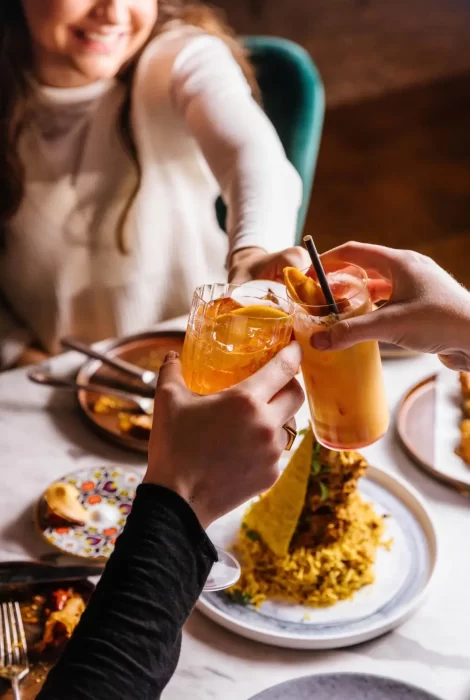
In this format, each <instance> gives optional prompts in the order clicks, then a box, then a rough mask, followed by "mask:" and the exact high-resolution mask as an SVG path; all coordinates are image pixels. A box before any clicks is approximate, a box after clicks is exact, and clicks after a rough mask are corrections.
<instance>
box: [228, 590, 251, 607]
mask: <svg viewBox="0 0 470 700" xmlns="http://www.w3.org/2000/svg"><path fill="white" fill-rule="evenodd" d="M232 598H233V600H234V602H235V603H238V605H249V604H250V603H251V597H250V596H249V595H248V593H242V592H241V591H235V592H234V593H232Z"/></svg>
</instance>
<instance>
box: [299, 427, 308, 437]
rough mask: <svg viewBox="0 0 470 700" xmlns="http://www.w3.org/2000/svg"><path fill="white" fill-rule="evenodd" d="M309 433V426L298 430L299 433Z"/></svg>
mask: <svg viewBox="0 0 470 700" xmlns="http://www.w3.org/2000/svg"><path fill="white" fill-rule="evenodd" d="M307 433H308V428H302V430H299V431H298V435H307Z"/></svg>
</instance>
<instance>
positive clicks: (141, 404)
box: [28, 369, 153, 416]
mask: <svg viewBox="0 0 470 700" xmlns="http://www.w3.org/2000/svg"><path fill="white" fill-rule="evenodd" d="M28 379H30V380H31V381H32V382H34V383H35V384H42V385H43V386H51V387H55V388H56V389H67V390H69V391H80V390H82V389H83V391H91V392H92V393H95V394H101V395H104V396H115V397H116V398H119V399H124V400H125V401H131V402H132V403H134V404H135V405H136V406H137V408H138V409H139V411H141V412H142V413H146V414H147V415H149V416H151V415H152V413H153V399H149V398H144V397H142V396H138V395H137V394H132V393H131V392H128V391H123V390H121V389H115V388H114V387H109V386H106V385H101V384H86V383H83V384H82V383H81V382H76V381H73V380H72V379H64V378H62V377H55V376H54V375H52V374H48V373H47V372H44V371H43V370H41V369H32V370H30V371H29V372H28Z"/></svg>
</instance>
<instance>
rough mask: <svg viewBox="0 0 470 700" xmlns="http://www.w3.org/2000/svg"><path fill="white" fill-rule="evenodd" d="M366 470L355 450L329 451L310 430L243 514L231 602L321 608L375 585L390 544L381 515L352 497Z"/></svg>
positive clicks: (357, 497)
mask: <svg viewBox="0 0 470 700" xmlns="http://www.w3.org/2000/svg"><path fill="white" fill-rule="evenodd" d="M366 469H367V462H366V460H365V459H364V458H363V457H362V455H360V454H359V453H358V452H351V451H347V452H346V451H343V452H333V451H331V450H329V449H327V448H325V447H323V446H321V445H320V444H319V443H318V442H316V440H315V438H314V435H313V432H312V430H311V429H310V428H309V429H308V430H307V432H306V434H305V436H304V438H303V441H302V443H301V444H300V446H299V448H298V449H297V450H296V452H295V453H294V454H293V455H292V457H291V460H290V462H289V464H288V465H287V467H286V469H285V470H284V472H283V473H282V475H281V477H280V478H279V480H278V481H277V483H276V484H275V485H274V486H273V487H272V489H270V491H268V492H267V493H266V494H264V495H263V496H261V498H260V499H259V500H257V501H255V502H254V503H253V504H252V505H251V507H250V508H249V510H248V511H247V513H246V514H245V516H244V519H243V522H242V526H241V529H240V532H239V535H238V539H237V542H236V543H235V547H234V549H235V552H236V553H237V555H238V556H239V559H240V562H241V565H242V575H241V578H240V580H239V581H238V582H237V583H236V584H235V586H233V587H232V588H231V589H230V590H229V592H228V594H229V595H230V596H231V597H232V598H233V600H235V601H236V602H242V603H245V604H248V603H249V604H252V605H253V606H255V607H258V606H259V605H261V604H262V603H263V602H264V601H266V600H268V599H269V600H280V601H285V602H291V603H293V602H295V603H300V604H303V605H306V606H310V607H325V606H329V605H333V604H335V603H337V602H338V601H339V600H345V599H347V598H351V597H352V596H353V595H354V593H355V592H356V591H358V590H359V589H361V588H362V587H363V586H366V585H368V584H371V583H373V582H374V579H375V575H374V563H375V559H376V552H377V548H378V547H379V546H385V547H389V546H390V544H391V543H390V542H386V541H385V540H384V530H385V526H384V518H383V516H379V515H377V514H376V513H375V511H374V508H373V506H372V505H371V504H369V503H366V502H364V501H363V500H362V498H361V496H360V495H359V493H358V491H357V482H358V480H359V479H360V478H361V476H363V475H364V473H365V471H366Z"/></svg>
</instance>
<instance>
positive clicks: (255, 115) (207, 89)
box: [172, 36, 302, 254]
mask: <svg viewBox="0 0 470 700" xmlns="http://www.w3.org/2000/svg"><path fill="white" fill-rule="evenodd" d="M172 94H173V98H174V102H175V106H176V109H177V110H178V111H179V112H180V113H181V114H182V116H183V118H184V119H185V121H186V124H187V126H188V128H189V129H190V131H191V133H192V134H193V136H194V138H195V139H196V141H197V142H198V144H199V147H200V148H201V151H202V153H203V155H204V157H205V160H206V162H207V164H208V165H209V168H210V169H211V171H212V173H213V175H214V177H215V179H216V180H217V182H218V184H219V186H220V189H221V192H222V195H223V197H224V200H225V202H226V204H227V207H228V219H227V231H228V234H229V239H230V254H232V253H234V252H236V251H237V250H240V249H242V248H244V249H246V248H249V247H257V248H262V249H264V250H265V251H267V252H276V251H278V250H281V249H283V248H286V247H288V246H291V245H293V243H294V239H295V232H296V227H297V216H298V210H299V207H300V204H301V200H302V183H301V180H300V177H299V175H298V173H297V172H296V171H295V169H294V168H293V166H292V165H291V164H290V163H289V161H288V159H287V157H286V155H285V153H284V149H283V147H282V144H281V142H280V139H279V137H278V135H277V133H276V131H275V129H274V127H273V125H272V124H271V122H270V121H269V119H268V117H267V116H266V114H265V113H264V112H263V110H262V109H261V108H260V107H259V105H258V104H256V102H255V100H254V99H253V98H252V96H251V92H250V88H249V86H248V84H247V82H246V80H245V78H244V76H243V75H242V72H241V70H240V68H239V66H238V65H237V64H236V62H235V61H234V59H233V57H232V55H231V54H230V51H229V50H228V48H227V46H226V45H225V44H224V43H223V42H222V41H220V40H219V39H216V38H215V37H209V36H201V37H199V38H197V39H195V40H193V41H192V42H190V43H189V44H188V45H187V46H186V47H185V48H184V49H183V51H181V53H180V54H179V55H178V58H177V60H176V61H175V66H174V69H173V74H172Z"/></svg>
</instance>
